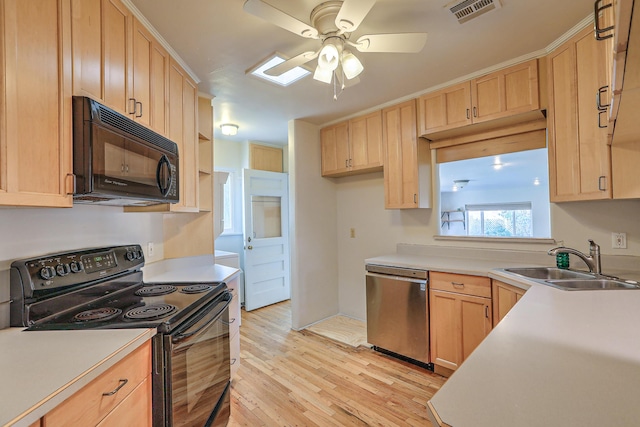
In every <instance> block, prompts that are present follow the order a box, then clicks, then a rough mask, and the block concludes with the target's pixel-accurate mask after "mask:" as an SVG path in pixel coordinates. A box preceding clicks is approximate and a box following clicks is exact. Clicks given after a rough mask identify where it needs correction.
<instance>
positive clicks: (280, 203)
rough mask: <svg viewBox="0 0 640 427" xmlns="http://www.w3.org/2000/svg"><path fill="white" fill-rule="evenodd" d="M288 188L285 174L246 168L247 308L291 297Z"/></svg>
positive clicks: (245, 250)
mask: <svg viewBox="0 0 640 427" xmlns="http://www.w3.org/2000/svg"><path fill="white" fill-rule="evenodd" d="M288 191H289V190H288V175H287V174H285V173H277V172H267V171H258V170H251V169H245V170H244V176H243V193H244V274H245V296H244V307H245V309H246V310H255V309H256V308H260V307H264V306H266V305H269V304H274V303H276V302H280V301H284V300H287V299H289V298H290V296H291V286H290V283H289V282H290V273H289V197H288Z"/></svg>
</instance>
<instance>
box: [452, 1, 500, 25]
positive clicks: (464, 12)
mask: <svg viewBox="0 0 640 427" xmlns="http://www.w3.org/2000/svg"><path fill="white" fill-rule="evenodd" d="M501 7H502V5H501V4H500V0H465V1H463V2H461V3H458V4H457V5H455V6H453V7H452V8H450V9H449V10H450V11H451V13H453V14H454V15H455V16H456V18H457V19H458V22H459V23H460V24H463V23H465V22H467V21H470V20H471V19H473V18H476V17H478V16H480V15H482V14H483V13H487V12H490V11H492V10H494V9H500V8H501Z"/></svg>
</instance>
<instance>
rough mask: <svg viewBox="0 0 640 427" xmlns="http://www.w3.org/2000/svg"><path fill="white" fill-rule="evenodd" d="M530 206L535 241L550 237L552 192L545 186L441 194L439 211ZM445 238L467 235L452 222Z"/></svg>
mask: <svg viewBox="0 0 640 427" xmlns="http://www.w3.org/2000/svg"><path fill="white" fill-rule="evenodd" d="M514 202H531V216H532V218H533V237H550V233H551V218H550V209H549V189H548V188H547V187H545V186H541V185H539V186H533V185H532V186H529V187H526V188H511V187H509V188H505V189H494V190H468V189H466V188H464V189H462V190H460V191H446V192H443V193H441V200H440V206H441V209H440V211H441V212H442V211H445V210H456V209H459V208H462V209H464V207H465V205H466V204H483V203H514ZM462 215H463V214H453V215H452V216H451V219H460V218H461V217H462ZM440 234H443V235H466V231H465V230H464V228H463V224H462V223H461V222H452V223H450V224H449V227H447V225H446V224H445V226H444V227H442V228H441V231H440Z"/></svg>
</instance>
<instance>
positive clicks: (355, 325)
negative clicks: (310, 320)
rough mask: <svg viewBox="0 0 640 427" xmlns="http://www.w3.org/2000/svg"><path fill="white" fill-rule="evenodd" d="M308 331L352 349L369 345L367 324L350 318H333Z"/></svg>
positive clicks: (317, 324) (309, 328)
mask: <svg viewBox="0 0 640 427" xmlns="http://www.w3.org/2000/svg"><path fill="white" fill-rule="evenodd" d="M307 330H309V331H311V332H314V333H316V334H318V335H322V336H323V337H326V338H330V339H332V340H334V341H339V342H341V343H343V344H348V345H350V346H351V347H358V346H361V345H367V324H366V323H365V322H363V321H361V320H356V319H352V318H350V317H346V316H340V315H338V316H332V317H330V318H328V319H325V320H323V321H322V322H318V323H316V324H315V325H312V326H309V327H308V328H307ZM369 347H370V346H369Z"/></svg>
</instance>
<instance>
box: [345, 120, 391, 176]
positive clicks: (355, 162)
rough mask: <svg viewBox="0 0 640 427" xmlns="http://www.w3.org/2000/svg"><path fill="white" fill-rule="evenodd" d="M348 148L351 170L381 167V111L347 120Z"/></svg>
mask: <svg viewBox="0 0 640 427" xmlns="http://www.w3.org/2000/svg"><path fill="white" fill-rule="evenodd" d="M349 150H350V153H351V155H350V159H351V170H352V171H363V170H368V169H376V168H382V164H383V155H382V112H381V111H376V112H375V113H371V114H368V115H366V116H363V117H358V118H355V119H352V120H350V121H349Z"/></svg>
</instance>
